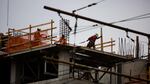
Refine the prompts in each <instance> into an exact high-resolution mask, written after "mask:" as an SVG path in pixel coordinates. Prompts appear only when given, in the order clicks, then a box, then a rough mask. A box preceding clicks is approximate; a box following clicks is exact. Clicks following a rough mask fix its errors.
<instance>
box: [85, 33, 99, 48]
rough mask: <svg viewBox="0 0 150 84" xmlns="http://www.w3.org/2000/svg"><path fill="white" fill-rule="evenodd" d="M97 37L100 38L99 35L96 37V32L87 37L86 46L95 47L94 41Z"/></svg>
mask: <svg viewBox="0 0 150 84" xmlns="http://www.w3.org/2000/svg"><path fill="white" fill-rule="evenodd" d="M99 38H101V36H100V37H98V34H95V35H93V36H91V37H89V38H88V40H87V41H89V42H88V44H87V47H88V48H91V47H93V49H95V41H96V39H99Z"/></svg>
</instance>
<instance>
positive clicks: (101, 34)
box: [100, 28, 103, 51]
mask: <svg viewBox="0 0 150 84" xmlns="http://www.w3.org/2000/svg"><path fill="white" fill-rule="evenodd" d="M100 36H101V51H103V30H102V28H101V33H100Z"/></svg>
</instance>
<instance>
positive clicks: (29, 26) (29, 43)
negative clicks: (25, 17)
mask: <svg viewBox="0 0 150 84" xmlns="http://www.w3.org/2000/svg"><path fill="white" fill-rule="evenodd" d="M31 28H32V26H31V25H29V35H30V36H29V45H30V46H29V48H30V49H31V47H32V44H31Z"/></svg>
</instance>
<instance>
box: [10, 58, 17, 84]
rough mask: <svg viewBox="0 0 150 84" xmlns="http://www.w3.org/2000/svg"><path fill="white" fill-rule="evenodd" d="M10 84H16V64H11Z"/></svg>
mask: <svg viewBox="0 0 150 84" xmlns="http://www.w3.org/2000/svg"><path fill="white" fill-rule="evenodd" d="M10 84H16V62H14V61H12V62H11V70H10Z"/></svg>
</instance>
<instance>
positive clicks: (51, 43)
mask: <svg viewBox="0 0 150 84" xmlns="http://www.w3.org/2000/svg"><path fill="white" fill-rule="evenodd" d="M53 23H54V21H53V20H51V27H50V28H51V44H53Z"/></svg>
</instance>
